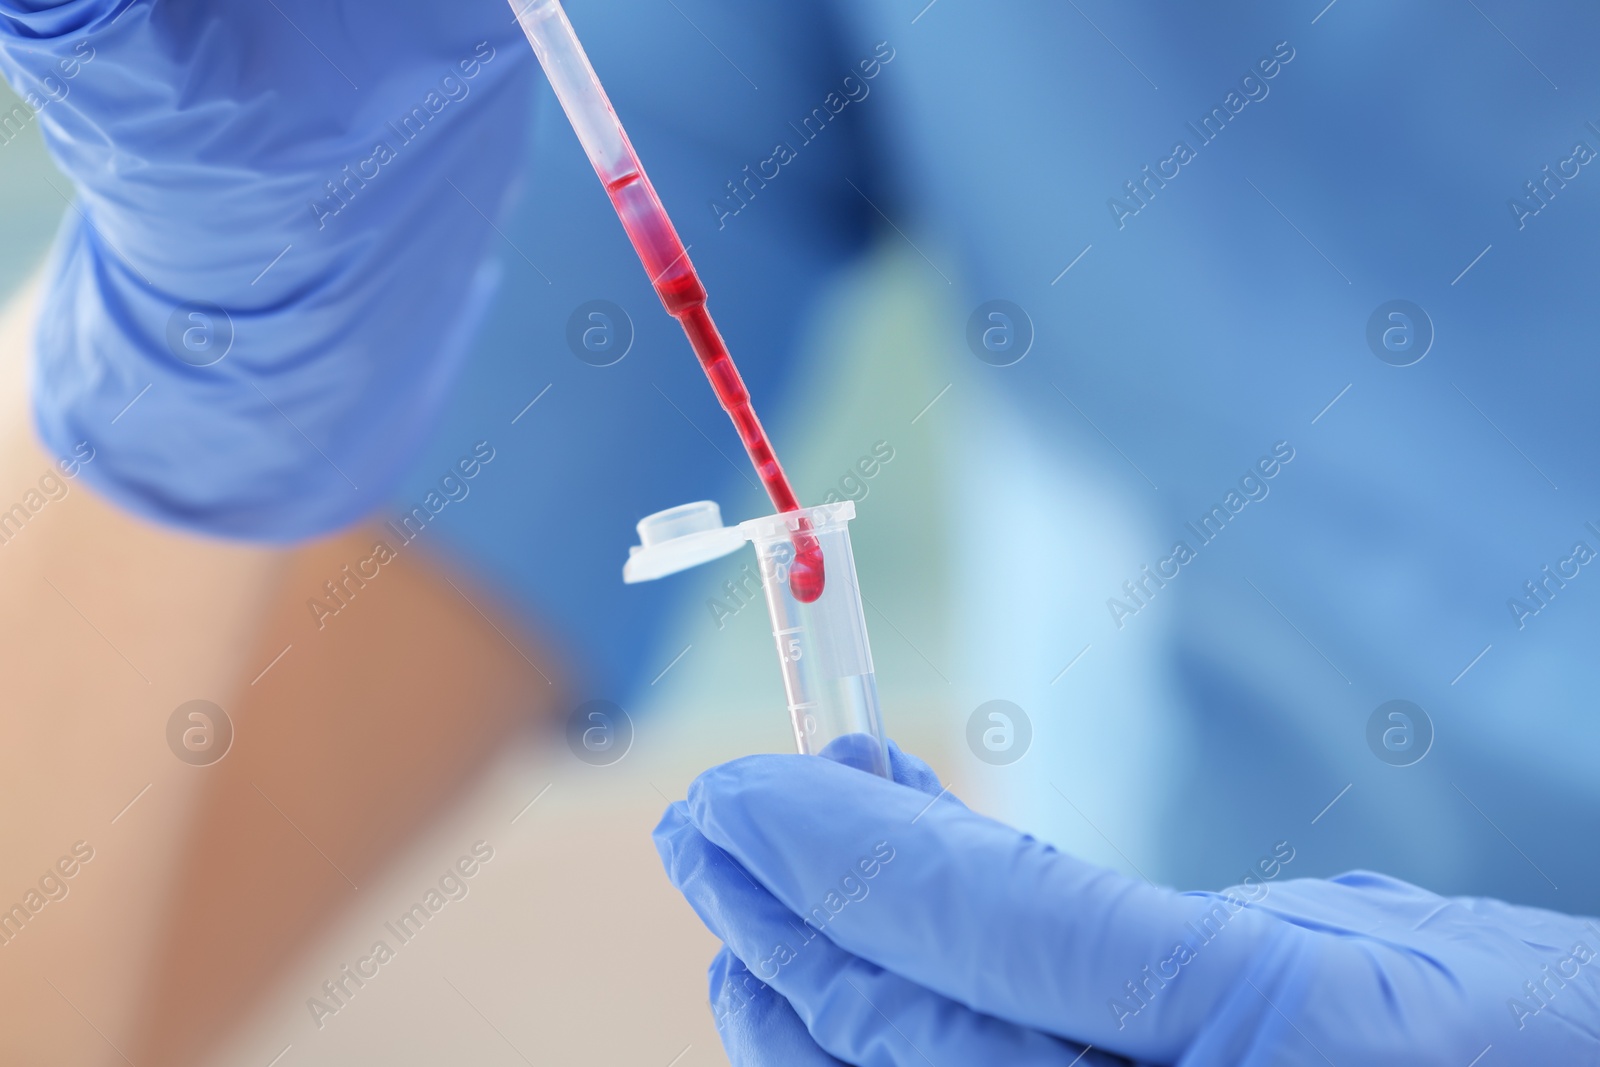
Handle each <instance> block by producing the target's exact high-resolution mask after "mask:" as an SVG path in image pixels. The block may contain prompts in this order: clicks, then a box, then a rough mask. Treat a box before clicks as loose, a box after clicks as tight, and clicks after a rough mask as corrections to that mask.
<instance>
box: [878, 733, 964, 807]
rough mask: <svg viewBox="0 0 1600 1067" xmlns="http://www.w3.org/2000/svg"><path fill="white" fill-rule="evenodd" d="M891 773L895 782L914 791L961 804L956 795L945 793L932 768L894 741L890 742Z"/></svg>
mask: <svg viewBox="0 0 1600 1067" xmlns="http://www.w3.org/2000/svg"><path fill="white" fill-rule="evenodd" d="M889 773H890V774H893V775H894V780H895V781H897V782H899V783H900V784H901V785H909V786H910V787H911V788H912V789H917V790H920V791H922V792H924V793H926V794H928V795H929V796H931V797H936V796H943V798H944V800H949V801H953V802H954V803H957V804H960V803H961V801H959V800H956V798H955V795H954V794H946V793H945V789H944V786H942V785H940V784H939V775H938V774H937V773H935V772H934V769H933V768H932V767H930V766H928V765H927V764H926V763H924V762H922V761H921V760H920V759H918V758H917V757H916V756H913V755H912V754H911V753H909V752H906V751H904V750H902V749H901V748H900V746H899V745H897V744H895V743H894V741H892V740H891V741H890V742H889ZM941 803H943V801H941Z"/></svg>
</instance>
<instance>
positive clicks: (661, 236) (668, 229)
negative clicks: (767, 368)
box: [600, 170, 827, 604]
mask: <svg viewBox="0 0 1600 1067" xmlns="http://www.w3.org/2000/svg"><path fill="white" fill-rule="evenodd" d="M600 177H601V180H602V181H604V182H605V187H606V192H607V193H608V194H609V195H610V197H611V203H612V205H613V206H615V207H616V209H617V216H618V217H619V218H621V220H622V226H623V229H625V230H627V232H628V238H629V240H631V241H632V242H633V247H634V250H635V251H637V252H638V253H639V258H640V260H642V261H643V262H644V267H645V270H646V271H647V272H649V274H650V283H651V284H652V285H654V286H655V290H656V295H657V296H659V297H661V303H662V304H663V305H664V306H665V307H666V309H667V313H668V314H670V315H671V316H672V317H673V318H675V319H677V320H678V324H679V325H681V326H682V327H683V332H684V333H685V334H687V335H688V338H689V344H690V346H691V347H693V348H694V354H695V356H697V357H698V358H699V360H700V367H701V369H702V370H704V371H705V372H706V378H707V379H708V380H709V381H710V382H711V388H712V391H713V392H715V393H716V394H717V400H718V402H719V403H721V404H722V409H723V410H724V411H726V412H727V413H728V417H729V418H731V419H732V420H733V425H734V428H735V429H736V430H738V431H739V440H740V441H742V442H744V449H745V451H746V452H747V453H749V455H750V462H751V463H753V464H754V465H755V468H756V475H757V476H758V477H760V479H761V484H762V485H764V486H766V489H767V495H768V496H770V497H771V498H772V503H773V505H774V506H775V507H777V509H778V510H779V511H780V512H785V511H797V510H799V508H800V501H799V499H798V498H797V497H796V496H795V495H794V487H793V486H791V485H790V484H789V479H788V477H787V476H786V475H785V474H784V473H783V467H781V466H780V465H779V464H778V457H777V454H776V453H775V452H774V451H773V450H772V441H771V439H770V438H768V437H767V432H766V430H764V429H762V427H761V420H760V419H758V418H756V412H755V408H753V407H752V406H751V404H750V391H749V390H748V389H746V388H745V386H744V379H742V378H741V377H739V368H738V367H736V366H734V364H733V357H732V356H730V355H729V354H728V346H727V345H726V344H724V343H723V340H722V335H721V334H720V333H718V332H717V325H716V323H714V322H712V321H711V313H710V312H709V311H707V310H706V289H705V286H704V285H702V284H701V282H700V276H699V274H697V273H696V272H695V269H694V264H693V263H691V262H690V261H689V253H688V250H687V249H685V248H684V247H683V242H682V241H681V240H679V239H678V234H677V231H676V230H674V229H673V226H672V221H671V220H670V219H669V218H668V217H667V212H666V209H665V208H663V207H662V206H661V200H660V199H659V198H658V197H657V196H656V191H655V189H654V188H653V187H652V186H651V185H650V181H649V179H647V178H645V177H644V175H643V173H642V172H641V171H639V170H630V171H628V172H627V173H625V174H622V175H620V176H618V177H615V178H607V177H606V175H604V174H602V175H601V176H600ZM810 530H811V524H810V523H809V522H807V521H806V520H804V519H802V520H801V521H800V529H799V530H797V531H796V532H795V535H794V549H795V557H794V562H793V564H792V565H791V566H790V568H789V591H790V592H791V593H793V594H794V597H795V599H796V600H799V601H800V602H801V603H804V604H809V603H811V602H812V601H814V600H816V599H817V598H818V597H820V596H821V595H822V590H823V586H824V585H825V584H826V580H827V579H826V574H825V572H824V569H823V562H822V546H821V545H820V544H819V543H818V542H817V538H816V537H815V535H813V534H812V533H811V532H810Z"/></svg>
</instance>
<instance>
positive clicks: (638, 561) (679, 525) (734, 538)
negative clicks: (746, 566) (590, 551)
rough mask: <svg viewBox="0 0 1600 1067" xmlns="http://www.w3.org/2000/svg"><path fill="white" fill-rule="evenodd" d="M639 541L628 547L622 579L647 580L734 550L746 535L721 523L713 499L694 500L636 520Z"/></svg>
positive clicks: (710, 559) (632, 580) (664, 575)
mask: <svg viewBox="0 0 1600 1067" xmlns="http://www.w3.org/2000/svg"><path fill="white" fill-rule="evenodd" d="M637 529H638V531H639V543H638V544H637V545H634V546H633V547H632V548H630V549H628V562H627V563H626V564H624V565H623V568H622V580H623V581H624V582H627V583H629V584H632V583H634V582H651V581H654V580H655V579H657V578H665V577H666V576H667V575H669V574H677V573H678V572H679V571H686V570H688V569H689V568H690V567H698V566H699V565H700V564H702V563H710V562H711V561H712V560H714V559H720V558H722V557H723V556H726V555H727V554H728V553H730V552H734V551H737V550H738V548H739V546H740V545H743V544H744V543H745V541H746V540H747V538H746V537H745V535H744V533H743V532H741V531H740V529H739V528H738V527H737V526H724V525H723V524H722V509H721V508H719V507H718V506H717V503H716V501H714V500H696V501H695V502H694V503H692V504H679V505H678V506H677V507H675V508H668V509H667V510H665V511H658V512H656V513H655V514H654V515H646V516H645V517H644V518H642V519H640V520H639V524H638V526H637Z"/></svg>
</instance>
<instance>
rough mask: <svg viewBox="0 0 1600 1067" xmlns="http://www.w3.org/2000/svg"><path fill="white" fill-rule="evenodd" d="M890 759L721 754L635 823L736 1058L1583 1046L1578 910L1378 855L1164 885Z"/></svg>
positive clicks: (1595, 1000)
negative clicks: (1353, 864) (1361, 865)
mask: <svg viewBox="0 0 1600 1067" xmlns="http://www.w3.org/2000/svg"><path fill="white" fill-rule="evenodd" d="M892 756H893V763H894V768H895V775H896V779H897V781H898V782H900V783H903V784H895V783H891V782H888V781H885V780H883V779H880V778H875V777H873V776H870V775H866V774H862V773H860V772H859V771H855V770H852V769H850V768H848V767H843V766H840V765H838V764H834V763H831V762H829V761H827V760H822V759H816V758H813V757H803V756H752V757H748V758H745V759H741V760H735V761H733V762H732V763H728V764H724V765H723V766H720V767H717V768H714V769H712V770H710V771H708V772H706V773H705V774H703V775H701V776H700V777H699V778H698V779H697V780H696V781H695V782H694V784H693V785H692V786H691V787H690V789H689V798H688V801H687V803H678V804H674V805H672V807H671V808H669V809H668V811H667V814H666V816H665V817H664V818H663V819H662V821H661V824H660V825H659V826H658V827H657V828H656V833H655V840H656V847H657V849H658V850H659V851H660V853H661V856H662V860H663V862H664V863H665V864H666V868H667V872H668V875H669V877H670V878H671V879H672V882H673V884H674V885H676V886H677V887H678V888H679V889H680V890H681V891H682V892H683V893H684V895H685V896H686V897H687V898H688V900H689V902H690V903H691V904H692V905H693V906H694V908H695V910H696V911H697V912H698V913H699V915H700V917H701V918H702V919H703V920H704V921H705V922H706V924H707V925H708V926H709V927H710V928H711V930H712V931H713V932H714V933H715V934H717V936H719V937H721V938H722V939H723V941H724V942H725V943H726V946H727V947H726V948H725V949H724V950H723V952H722V953H721V954H720V955H719V956H718V957H717V960H716V962H715V963H714V964H713V965H712V969H711V999H712V1004H713V1006H714V1008H715V1010H716V1013H717V1018H718V1024H719V1029H720V1030H721V1032H722V1035H723V1040H724V1043H725V1044H726V1046H727V1048H728V1052H729V1055H730V1057H731V1058H732V1060H733V1062H734V1063H735V1064H736V1065H739V1067H744V1065H748V1064H777V1063H783V1064H789V1063H799V1064H814V1063H815V1064H825V1063H834V1062H837V1061H840V1060H842V1061H844V1062H846V1063H853V1064H870V1065H890V1064H894V1065H901V1064H922V1065H926V1064H930V1063H931V1064H937V1065H940V1067H944V1065H947V1064H948V1065H957V1064H962V1065H964V1064H977V1063H983V1064H989V1063H1006V1064H1059V1065H1063V1067H1065V1065H1067V1064H1070V1063H1072V1062H1073V1058H1074V1057H1075V1056H1076V1055H1078V1052H1079V1050H1080V1046H1078V1045H1076V1044H1072V1043H1071V1042H1074V1041H1075V1042H1084V1043H1087V1044H1088V1045H1090V1046H1092V1048H1093V1051H1092V1052H1091V1053H1090V1054H1089V1055H1088V1056H1086V1057H1085V1058H1084V1059H1083V1060H1080V1061H1078V1062H1079V1063H1083V1064H1088V1063H1096V1062H1100V1063H1110V1062H1121V1061H1117V1060H1114V1059H1099V1060H1097V1059H1096V1058H1095V1057H1097V1056H1099V1055H1101V1053H1102V1052H1104V1053H1110V1054H1118V1055H1121V1056H1126V1057H1129V1058H1131V1059H1134V1060H1137V1061H1140V1062H1148V1063H1154V1064H1182V1065H1184V1067H1200V1065H1206V1067H1210V1065H1218V1067H1222V1065H1227V1067H1236V1065H1237V1067H1256V1065H1265V1064H1273V1065H1283V1064H1306V1065H1311V1064H1317V1065H1326V1064H1330V1063H1331V1064H1337V1065H1339V1067H1345V1065H1363V1067H1369V1065H1383V1064H1397V1065H1398V1064H1406V1065H1416V1064H1439V1065H1441V1067H1467V1065H1468V1064H1477V1065H1479V1067H1490V1065H1496V1064H1558V1063H1560V1064H1568V1063H1570V1064H1577V1063H1586V1062H1595V1060H1596V1057H1600V958H1596V955H1595V953H1596V951H1597V950H1600V924H1596V923H1595V922H1594V921H1593V920H1585V919H1579V918H1573V917H1569V916H1565V915H1558V914H1555V913H1552V912H1547V911H1539V910H1536V909H1531V908H1522V907H1516V906H1513V905H1510V904H1505V903H1501V902H1499V901H1493V900H1483V899H1446V898H1443V897H1438V896H1435V895H1434V894H1432V893H1429V892H1427V891H1425V890H1422V889H1419V888H1417V887H1415V886H1412V885H1408V884H1406V883H1404V882H1399V881H1396V880H1394V879H1391V878H1386V877H1383V876H1382V875H1376V874H1368V873H1359V872H1358V873H1352V874H1346V875H1343V876H1341V877H1339V878H1335V879H1332V880H1329V881H1319V880H1299V881H1282V882H1279V881H1273V880H1271V879H1270V878H1268V877H1267V876H1268V874H1269V873H1270V874H1271V875H1272V876H1273V877H1275V876H1276V875H1277V874H1278V873H1280V871H1281V865H1278V866H1271V865H1267V866H1265V867H1264V869H1263V870H1262V871H1261V874H1262V880H1261V881H1259V882H1253V883H1252V882H1247V883H1246V884H1245V885H1243V886H1239V887H1235V888H1234V889H1232V890H1229V891H1227V892H1225V893H1178V892H1174V891H1171V890H1167V889H1160V888H1156V887H1153V886H1150V885H1147V884H1145V883H1143V882H1139V881H1134V880H1132V879H1129V878H1125V877H1123V876H1122V875H1119V874H1117V873H1114V872H1112V871H1108V870H1104V869H1101V868H1098V867H1094V866H1091V865H1089V864H1086V863H1083V862H1080V861H1078V860H1076V859H1074V858H1072V857H1071V856H1068V855H1065V854H1063V853H1060V852H1058V851H1056V850H1055V849H1053V848H1051V847H1050V846H1048V845H1046V844H1043V843H1041V842H1038V841H1036V840H1034V839H1033V838H1030V837H1028V836H1026V835H1023V834H1020V833H1018V832H1016V831H1015V830H1012V829H1011V828H1009V827H1007V826H1004V825H1002V824H1000V823H997V822H995V821H993V820H991V819H988V818H985V817H983V816H981V815H977V814H975V813H973V812H971V811H969V810H968V809H966V808H965V807H963V806H962V805H961V804H959V803H958V802H956V801H955V800H954V799H953V798H951V797H949V796H948V795H944V796H940V793H939V788H938V784H937V781H936V780H935V779H934V776H933V774H932V772H931V771H929V770H928V769H927V768H926V766H924V765H923V764H921V763H920V762H917V761H915V760H912V759H910V758H908V757H905V756H903V755H901V754H900V753H899V752H898V750H894V751H893V753H892ZM935 798H936V799H935ZM808 916H809V917H810V922H811V924H813V925H809V926H808V925H807V924H806V922H804V921H803V917H808ZM819 930H820V933H819V932H818V931H819ZM1163 976H1165V977H1163ZM1485 1050H1488V1051H1487V1052H1486V1051H1485ZM1480 1056H1481V1059H1475V1058H1476V1057H1480ZM834 1057H836V1058H837V1059H835V1058H834Z"/></svg>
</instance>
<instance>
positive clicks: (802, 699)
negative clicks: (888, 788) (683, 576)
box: [739, 500, 890, 778]
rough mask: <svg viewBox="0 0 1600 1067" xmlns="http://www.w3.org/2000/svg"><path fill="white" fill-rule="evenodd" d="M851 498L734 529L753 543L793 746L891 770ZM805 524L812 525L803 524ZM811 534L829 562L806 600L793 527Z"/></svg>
mask: <svg viewBox="0 0 1600 1067" xmlns="http://www.w3.org/2000/svg"><path fill="white" fill-rule="evenodd" d="M855 515H856V506H855V503H854V502H853V501H849V500H846V501H842V502H840V503H838V504H824V505H821V506H820V507H814V508H801V509H799V510H797V511H789V512H784V513H783V514H780V515H769V516H767V517H765V518H760V519H751V520H749V521H748V522H743V523H740V524H739V530H740V532H741V533H743V534H744V535H745V536H746V537H748V538H749V539H750V542H751V543H752V544H753V545H755V549H756V557H757V559H759V560H760V564H761V567H760V571H761V587H762V590H763V591H764V592H765V594H766V600H767V613H768V615H769V616H770V618H771V620H772V637H773V640H774V641H775V642H776V644H777V648H778V663H779V665H780V666H781V667H782V669H783V687H784V692H785V694H786V695H787V697H788V702H789V719H790V722H791V724H792V725H793V727H794V740H795V745H796V747H797V748H798V749H799V750H800V751H801V752H803V753H808V754H812V755H819V756H826V757H828V758H829V759H833V760H837V761H838V762H840V763H846V764H849V765H850V766H852V767H856V768H858V769H860V770H864V771H869V772H871V773H873V774H878V775H882V776H883V777H885V778H888V777H890V773H889V758H888V752H887V750H886V749H885V747H884V743H883V721H882V715H881V713H880V711H879V707H878V682H877V677H876V675H875V674H874V673H873V669H872V649H871V647H870V646H869V645H868V643H867V620H866V617H865V615H864V614H863V613H862V610H861V588H860V586H859V585H857V583H856V561H855V556H854V554H853V553H852V552H851V549H850V527H849V525H848V524H849V522H850V520H851V519H853V518H855ZM808 528H809V530H808ZM807 530H808V532H809V533H810V534H811V536H813V537H815V538H816V539H817V541H818V542H819V543H820V545H821V548H822V554H823V557H824V558H826V559H827V561H828V582H827V586H826V588H824V590H823V592H822V595H821V596H820V597H818V598H817V599H816V600H814V601H811V602H810V603H806V602H804V601H801V600H799V599H797V598H796V597H795V595H794V591H793V590H792V589H791V588H790V583H789V569H790V567H791V565H792V564H793V563H794V559H795V545H794V542H795V534H796V533H797V532H803V531H807Z"/></svg>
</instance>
